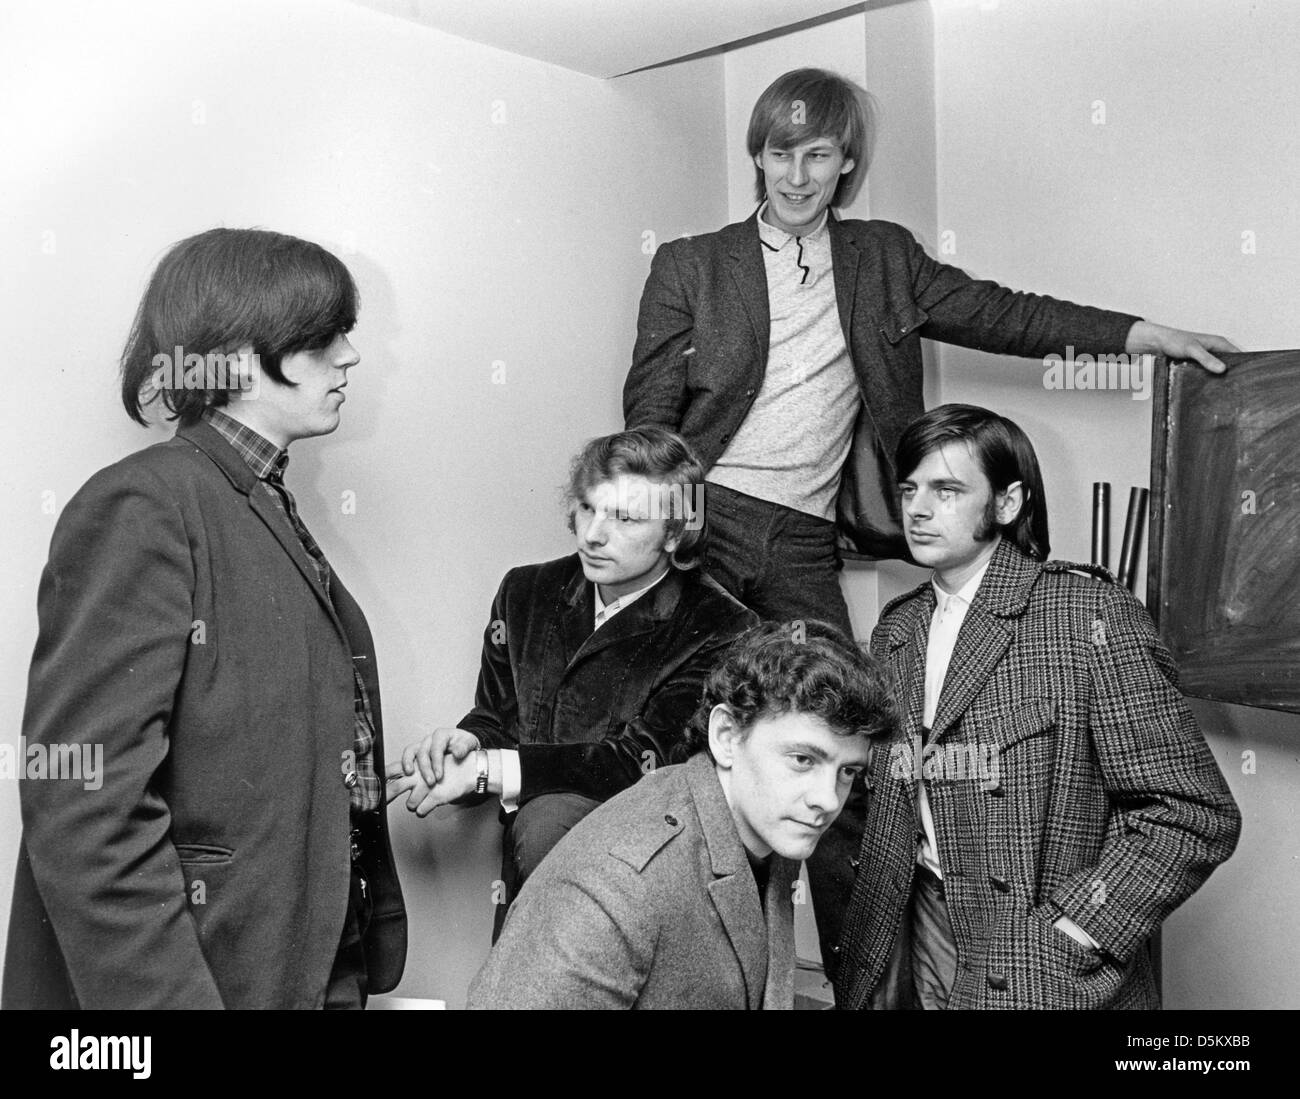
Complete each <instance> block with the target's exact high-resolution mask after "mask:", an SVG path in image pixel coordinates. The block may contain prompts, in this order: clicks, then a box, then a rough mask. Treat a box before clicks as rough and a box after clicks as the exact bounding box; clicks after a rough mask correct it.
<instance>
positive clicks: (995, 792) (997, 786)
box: [984, 782, 1007, 798]
mask: <svg viewBox="0 0 1300 1099" xmlns="http://www.w3.org/2000/svg"><path fill="white" fill-rule="evenodd" d="M984 792H985V793H986V794H988V796H989V797H991V798H1002V797H1006V795H1007V792H1006V791H1005V790H1004V789H1002V783H1000V782H994V783H993V785H992V786H986V787H984Z"/></svg>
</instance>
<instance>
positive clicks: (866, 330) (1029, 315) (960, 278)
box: [623, 213, 1138, 558]
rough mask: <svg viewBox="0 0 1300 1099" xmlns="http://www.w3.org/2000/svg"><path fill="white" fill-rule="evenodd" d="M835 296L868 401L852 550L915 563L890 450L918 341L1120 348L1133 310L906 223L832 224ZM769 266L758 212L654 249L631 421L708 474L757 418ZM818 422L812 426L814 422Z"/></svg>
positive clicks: (849, 515) (848, 545)
mask: <svg viewBox="0 0 1300 1099" xmlns="http://www.w3.org/2000/svg"><path fill="white" fill-rule="evenodd" d="M829 231H830V238H831V262H832V265H833V273H834V277H835V297H836V300H837V302H838V305H839V315H840V323H841V325H842V326H843V328H844V339H845V343H846V345H847V347H848V351H849V357H850V358H851V359H852V361H853V367H854V370H855V371H856V373H857V376H858V384H859V387H860V389H861V392H862V398H863V407H862V411H861V413H860V415H859V417H858V423H857V429H856V431H855V432H854V437H853V445H852V449H851V450H850V453H849V458H848V461H847V462H846V463H845V467H844V473H843V480H842V481H841V486H840V497H839V504H838V508H839V515H838V520H839V524H838V525H839V528H840V534H841V543H842V546H843V548H844V549H846V550H849V551H857V552H859V553H861V554H865V555H867V556H869V557H899V558H907V556H908V554H907V547H906V543H905V542H904V540H903V537H902V530H901V527H900V525H899V512H898V493H897V484H898V476H897V474H896V471H895V470H894V450H895V448H896V447H897V445H898V440H899V438H900V437H901V435H902V433H903V429H904V428H905V427H906V426H907V425H908V424H909V423H910V422H911V421H912V420H914V419H915V418H916V417H917V416H919V415H920V414H921V413H922V412H923V411H924V408H923V404H922V380H923V379H922V362H921V338H922V337H925V338H927V339H932V340H942V341H944V342H946V343H954V344H960V345H961V346H962V347H972V348H976V349H977V350H980V351H992V352H998V353H1002V354H1010V355H1027V356H1033V357H1042V356H1045V355H1048V354H1051V353H1057V354H1064V352H1065V349H1066V345H1067V344H1070V345H1073V346H1074V347H1075V348H1076V349H1078V350H1079V351H1089V352H1119V351H1123V350H1124V341H1125V338H1126V337H1127V335H1128V330H1129V328H1130V327H1131V326H1132V325H1133V322H1134V321H1136V320H1137V319H1138V318H1137V317H1131V316H1127V315H1125V314H1120V313H1111V312H1107V311H1104V310H1100V309H1091V308H1088V307H1086V306H1081V305H1074V304H1072V303H1071V302H1065V301H1059V300H1057V299H1055V298H1049V297H1043V296H1040V295H1037V294H1025V293H1018V292H1016V291H1013V290H1008V289H1006V288H1005V287H1003V286H999V285H998V284H997V283H994V282H985V281H978V280H975V279H971V278H970V277H968V276H967V275H966V274H964V273H963V272H961V271H959V270H958V269H957V268H955V267H949V266H947V265H946V264H942V263H937V262H935V261H934V260H932V259H931V258H930V257H929V256H928V255H926V253H925V251H924V250H923V249H922V248H921V246H920V245H919V244H917V242H916V240H915V238H913V236H912V234H911V233H909V232H908V231H907V230H906V229H904V228H903V227H902V226H900V225H894V224H892V223H890V222H887V221H856V220H851V221H837V220H835V219H834V218H833V217H832V219H831V221H830V223H829ZM770 329H771V322H770V319H769V315H768V301H767V272H766V268H765V266H764V263H763V252H762V245H761V244H760V242H759V236H758V226H757V214H756V213H755V214H754V215H751V216H750V217H749V218H748V219H747V220H745V221H743V222H738V223H736V224H734V225H728V226H727V227H726V228H725V229H721V230H719V231H718V232H716V233H706V234H704V235H703V236H698V237H691V238H683V239H681V240H674V241H670V242H668V243H667V244H664V245H663V246H662V247H661V248H660V249H659V250H658V251H657V252H656V253H655V256H654V261H653V262H652V264H651V267H650V276H649V278H648V279H647V280H646V284H645V291H644V293H643V294H642V295H641V310H640V315H639V316H638V318H637V339H636V347H635V349H634V350H633V353H632V369H631V371H630V372H629V373H628V376H627V382H626V384H625V386H624V389H623V412H624V416H625V418H626V421H627V426H628V427H635V426H637V425H640V424H659V425H662V426H664V427H667V428H671V429H672V430H674V431H677V432H679V433H680V434H681V435H682V436H684V437H685V439H686V441H687V442H688V443H689V444H690V446H691V449H692V450H694V451H695V453H696V454H697V455H698V456H699V458H700V461H702V462H703V463H704V466H705V468H706V469H708V468H710V467H711V466H713V464H714V463H715V462H717V460H718V459H719V458H720V457H721V456H722V453H723V451H724V450H725V449H726V447H727V444H728V443H729V442H730V441H731V437H732V436H733V435H734V434H735V432H736V429H737V428H738V427H739V426H740V424H741V423H742V422H743V421H744V419H745V417H746V416H747V415H748V414H749V409H750V406H751V405H752V404H753V403H754V398H755V397H756V396H757V395H758V391H759V388H760V387H761V386H762V384H763V375H764V372H765V371H766V369H767V355H768V339H769V335H770ZM809 427H810V429H811V428H812V427H813V425H809Z"/></svg>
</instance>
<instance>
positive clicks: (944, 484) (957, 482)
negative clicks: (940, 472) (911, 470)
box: [898, 477, 970, 488]
mask: <svg viewBox="0 0 1300 1099" xmlns="http://www.w3.org/2000/svg"><path fill="white" fill-rule="evenodd" d="M926 483H927V484H928V485H929V486H930V487H931V488H970V485H968V484H967V483H966V482H965V481H963V480H962V479H961V478H960V477H934V478H932V479H931V480H929V481H927V482H926ZM908 485H912V486H915V485H916V481H914V480H913V479H912V478H911V477H904V478H903V479H902V480H901V481H899V482H898V487H899V488H905V487H907V486H908Z"/></svg>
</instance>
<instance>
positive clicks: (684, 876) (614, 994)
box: [469, 752, 799, 1010]
mask: <svg viewBox="0 0 1300 1099" xmlns="http://www.w3.org/2000/svg"><path fill="white" fill-rule="evenodd" d="M798 874H799V867H798V864H797V863H794V862H791V861H790V860H788V859H783V858H781V857H779V856H776V855H774V856H772V859H771V867H770V871H769V874H768V881H767V888H766V892H765V894H764V900H763V901H762V903H760V897H759V892H758V885H757V883H756V881H755V879H754V874H753V871H752V870H751V869H750V864H749V859H748V857H747V856H746V854H745V849H744V847H743V846H742V845H741V842H740V835H739V833H738V832H737V830H736V823H735V820H734V818H733V817H732V815H731V809H730V807H729V806H728V804H727V799H726V796H725V795H724V794H723V792H722V786H721V784H720V783H719V782H718V776H717V772H716V770H715V768H714V765H713V760H712V759H710V758H709V754H708V753H707V752H700V753H699V754H698V755H695V756H693V757H692V758H691V759H690V760H689V761H688V762H686V763H682V764H676V765H673V766H669V767H661V768H660V769H658V770H657V771H655V772H654V773H652V774H649V775H647V776H646V777H645V778H643V779H642V780H641V781H640V782H638V783H637V784H636V785H635V786H633V787H631V788H630V789H628V790H625V791H624V792H623V793H621V794H619V795H618V796H617V797H614V798H611V799H610V800H609V801H607V802H605V804H603V805H601V806H599V807H597V808H596V809H595V810H594V811H593V812H592V813H591V814H590V815H588V816H587V817H585V818H583V819H582V820H581V821H580V822H579V823H578V824H577V826H576V827H574V829H573V830H572V831H571V832H569V833H568V834H567V835H566V836H565V837H564V838H563V839H562V840H561V841H560V842H559V843H558V844H557V845H556V847H555V849H554V850H553V851H552V852H551V853H550V854H549V855H548V856H547V857H546V859H545V860H544V861H543V862H542V864H541V866H540V867H539V868H538V869H537V871H536V872H535V873H534V874H533V876H532V877H531V878H529V879H528V881H527V883H526V884H525V885H524V888H523V890H522V891H521V892H520V894H519V899H518V900H517V901H516V902H515V904H514V906H513V907H512V908H511V910H510V913H509V915H508V916H507V917H506V924H505V930H504V932H503V933H502V936H501V938H500V940H499V941H498V942H497V944H496V946H495V947H494V948H493V950H492V953H491V954H490V955H489V957H488V960H487V962H486V963H485V964H484V966H483V968H482V969H481V970H480V971H479V973H478V976H477V977H475V978H474V982H473V984H472V985H471V986H470V990H469V1006H470V1007H471V1008H710V1009H715V1010H716V1009H722V1008H729V1009H744V1008H749V1009H754V1008H776V1009H781V1008H790V1007H793V1006H794V907H793V897H792V889H793V885H794V883H795V881H796V880H797V878H798Z"/></svg>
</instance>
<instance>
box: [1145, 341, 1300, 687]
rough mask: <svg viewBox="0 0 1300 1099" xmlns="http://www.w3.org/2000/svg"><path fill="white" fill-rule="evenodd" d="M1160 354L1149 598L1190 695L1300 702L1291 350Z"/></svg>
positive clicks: (1299, 451)
mask: <svg viewBox="0 0 1300 1099" xmlns="http://www.w3.org/2000/svg"><path fill="white" fill-rule="evenodd" d="M1224 359H1225V361H1226V362H1227V363H1228V367H1229V369H1228V373H1227V374H1226V375H1221V376H1217V377H1216V376H1215V375H1212V374H1208V373H1206V372H1205V371H1204V370H1202V369H1200V367H1197V366H1188V365H1178V366H1174V367H1172V368H1169V369H1166V364H1164V363H1163V362H1161V363H1157V365H1156V379H1157V382H1156V405H1155V409H1154V413H1153V415H1154V420H1153V423H1152V446H1151V546H1150V553H1149V555H1148V556H1149V565H1148V570H1147V606H1148V607H1149V608H1150V610H1151V613H1152V614H1153V615H1154V616H1155V617H1156V619H1157V621H1158V622H1159V624H1160V633H1161V635H1162V636H1163V638H1164V640H1165V643H1166V644H1167V645H1168V646H1169V648H1170V649H1171V650H1172V652H1173V654H1174V659H1175V660H1177V661H1178V665H1179V669H1180V671H1181V673H1182V688H1183V691H1184V692H1185V693H1186V694H1189V695H1194V696H1196V697H1198V698H1210V699H1215V700H1218V701H1221V702H1235V703H1239V704H1241V705H1246V706H1263V707H1267V708H1269V709H1276V710H1291V711H1295V712H1300V351H1270V352H1261V353H1250V354H1240V355H1227V356H1224Z"/></svg>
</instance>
